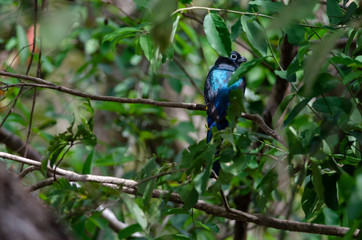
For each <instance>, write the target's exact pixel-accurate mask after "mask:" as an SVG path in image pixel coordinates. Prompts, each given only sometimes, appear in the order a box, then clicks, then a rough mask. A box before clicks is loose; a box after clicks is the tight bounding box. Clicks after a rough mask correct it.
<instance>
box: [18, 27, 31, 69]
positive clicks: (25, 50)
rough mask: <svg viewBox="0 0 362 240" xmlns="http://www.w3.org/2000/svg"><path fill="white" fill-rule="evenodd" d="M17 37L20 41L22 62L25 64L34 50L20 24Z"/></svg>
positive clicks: (19, 48) (19, 49) (19, 47)
mask: <svg viewBox="0 0 362 240" xmlns="http://www.w3.org/2000/svg"><path fill="white" fill-rule="evenodd" d="M16 37H17V40H18V51H19V57H20V62H21V63H22V64H24V63H25V62H26V60H27V59H28V57H29V53H30V51H31V50H32V49H33V45H31V46H28V45H29V43H28V39H27V38H26V33H25V30H24V28H23V27H22V26H21V25H20V24H16ZM29 49H31V50H29Z"/></svg>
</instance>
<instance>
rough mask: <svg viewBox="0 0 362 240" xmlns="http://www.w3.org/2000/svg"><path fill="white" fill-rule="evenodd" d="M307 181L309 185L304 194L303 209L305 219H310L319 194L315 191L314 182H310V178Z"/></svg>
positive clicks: (306, 186)
mask: <svg viewBox="0 0 362 240" xmlns="http://www.w3.org/2000/svg"><path fill="white" fill-rule="evenodd" d="M306 181H307V183H306V185H305V187H304V192H303V196H302V209H303V211H304V214H305V218H306V219H308V218H310V217H311V215H312V213H313V209H314V208H315V205H316V199H317V194H316V192H315V191H314V188H313V183H312V181H310V178H307V180H306Z"/></svg>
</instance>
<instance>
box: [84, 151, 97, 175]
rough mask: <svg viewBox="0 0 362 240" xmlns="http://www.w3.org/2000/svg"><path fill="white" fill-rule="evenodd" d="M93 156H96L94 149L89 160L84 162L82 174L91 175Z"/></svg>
mask: <svg viewBox="0 0 362 240" xmlns="http://www.w3.org/2000/svg"><path fill="white" fill-rule="evenodd" d="M93 156H94V149H93V150H92V151H91V152H90V153H89V155H88V157H87V159H86V160H85V162H84V165H83V170H82V174H90V173H91V170H92V162H93Z"/></svg>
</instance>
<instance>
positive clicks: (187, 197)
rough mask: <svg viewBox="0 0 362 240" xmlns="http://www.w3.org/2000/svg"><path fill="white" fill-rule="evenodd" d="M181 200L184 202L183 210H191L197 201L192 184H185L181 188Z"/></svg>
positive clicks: (196, 194) (197, 197) (197, 195)
mask: <svg viewBox="0 0 362 240" xmlns="http://www.w3.org/2000/svg"><path fill="white" fill-rule="evenodd" d="M179 194H180V197H181V200H182V201H183V202H184V207H183V209H184V210H185V211H187V210H189V209H191V208H192V207H193V206H194V205H195V204H196V203H197V200H198V199H199V194H198V193H197V191H196V189H195V187H194V185H193V184H187V185H184V186H182V187H181V189H180V190H179Z"/></svg>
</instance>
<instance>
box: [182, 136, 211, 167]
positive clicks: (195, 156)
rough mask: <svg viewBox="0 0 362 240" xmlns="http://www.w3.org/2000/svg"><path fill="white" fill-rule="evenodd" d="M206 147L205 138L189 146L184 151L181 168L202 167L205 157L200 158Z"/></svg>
mask: <svg viewBox="0 0 362 240" xmlns="http://www.w3.org/2000/svg"><path fill="white" fill-rule="evenodd" d="M206 149H207V148H206V141H205V140H204V141H200V142H198V143H195V144H193V145H191V146H189V147H188V148H187V149H185V150H184V151H183V152H182V159H181V163H180V168H187V169H190V170H192V169H196V168H200V167H201V166H202V165H203V164H204V163H205V161H204V160H205V159H203V158H200V156H201V155H202V153H203V152H204V151H206ZM212 159H213V158H212ZM212 159H211V160H212Z"/></svg>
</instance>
